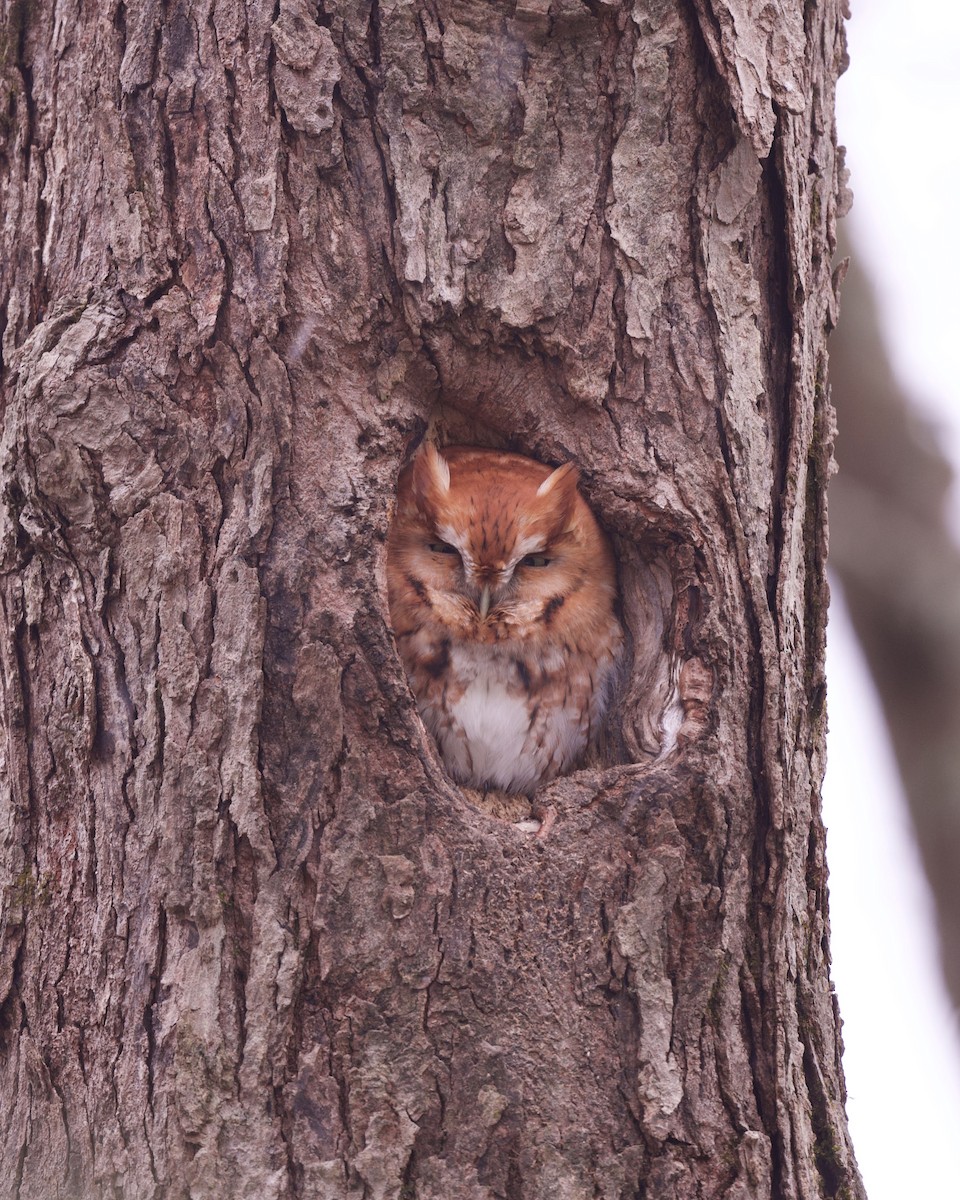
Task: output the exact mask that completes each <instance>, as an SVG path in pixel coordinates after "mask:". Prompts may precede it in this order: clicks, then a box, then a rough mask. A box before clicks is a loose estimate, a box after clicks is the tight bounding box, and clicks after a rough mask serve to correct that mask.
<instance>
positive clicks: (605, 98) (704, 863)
mask: <svg viewBox="0 0 960 1200" xmlns="http://www.w3.org/2000/svg"><path fill="white" fill-rule="evenodd" d="M2 7H3V11H4V17H5V24H4V29H5V31H6V32H5V35H4V38H3V42H2V44H0V63H2V79H3V84H4V97H5V98H4V105H3V112H4V114H5V115H4V117H3V126H2V132H3V138H4V141H3V145H2V151H0V171H2V187H3V189H4V190H3V196H4V200H3V221H4V224H3V229H2V238H3V242H2V254H3V260H2V278H0V288H2V296H0V298H2V312H3V313H4V327H3V342H2V347H3V376H2V379H3V400H4V410H3V414H4V415H3V480H2V487H3V491H2V500H3V505H2V516H0V522H2V524H0V537H2V589H0V603H2V617H0V619H2V622H3V626H2V633H0V671H2V675H0V679H2V686H3V699H4V704H3V712H2V721H3V738H2V740H0V748H2V753H3V766H2V770H3V776H2V786H3V810H2V811H3V822H2V833H0V855H2V858H0V861H2V872H3V876H2V878H3V885H4V889H3V926H2V929H3V940H2V943H0V1001H2V1008H0V1039H2V1040H0V1046H2V1051H0V1095H2V1096H3V1097H4V1098H5V1099H4V1101H3V1104H2V1114H3V1120H2V1123H0V1169H2V1177H3V1178H5V1179H9V1180H12V1181H13V1183H12V1190H13V1194H14V1195H16V1196H17V1197H23V1198H27V1197H43V1198H44V1200H48V1198H50V1197H67V1196H69V1197H76V1196H83V1197H87V1196H91V1197H92V1196H96V1197H100V1196H104V1197H106V1196H123V1197H124V1198H125V1200H133V1198H139V1197H161V1196H162V1197H186V1196H191V1197H219V1196H223V1197H256V1198H257V1200H265V1198H269V1197H343V1198H344V1200H388V1198H400V1197H403V1198H405V1200H409V1198H412V1197H416V1198H417V1200H493V1198H503V1200H520V1198H522V1200H556V1198H562V1200H581V1198H583V1200H586V1198H588V1197H590V1198H593V1197H597V1196H603V1197H605V1198H607V1200H609V1198H613V1197H618V1198H619V1197H648V1198H649V1200H661V1198H663V1197H677V1198H681V1197H691V1198H692V1197H701V1198H703V1197H710V1198H713V1197H716V1198H720V1197H723V1198H725V1200H747V1198H748V1197H749V1198H751V1200H752V1198H755V1197H763V1196H769V1197H777V1198H781V1197H782V1198H784V1200H794V1198H798V1200H799V1198H803V1200H812V1198H814V1197H817V1198H820V1197H846V1198H853V1197H861V1196H862V1194H863V1192H862V1187H861V1184H860V1182H859V1179H858V1176H857V1171H856V1166H855V1163H854V1159H853V1154H852V1151H851V1148H850V1145H849V1139H848V1135H847V1131H846V1124H845V1117H844V1113H843V1099H844V1096H843V1082H842V1075H841V1070H840V1062H839V1020H838V1016H837V1013H836V1008H835V1003H834V998H833V994H832V992H831V988H830V981H829V977H828V965H829V952H828V948H827V940H826V938H827V914H826V890H825V867H824V859H823V829H822V826H821V823H820V805H819V785H820V779H821V774H822V769H823V753H824V750H823V745H824V743H823V739H824V679H823V632H824V622H825V614H826V602H827V598H826V590H825V584H824V578H823V562H824V555H825V524H824V519H825V514H824V499H823V497H824V486H825V482H826V477H827V474H828V468H829V462H830V438H831V431H832V420H831V412H830V407H829V400H828V396H827V393H826V389H825V383H824V379H825V361H826V359H825V337H826V332H827V330H828V328H829V327H830V326H831V324H832V322H833V316H834V308H835V298H834V289H833V285H832V282H831V277H830V258H831V253H832V251H833V248H834V223H835V217H836V214H837V205H838V195H839V192H840V186H839V176H840V162H839V160H838V155H837V150H836V145H835V137H834V124H833V91H834V82H835V77H836V74H837V72H838V70H839V69H840V66H841V63H842V58H843V37H842V28H841V20H840V13H839V11H838V10H839V0H819V2H817V0H808V2H807V3H804V4H801V3H800V0H778V2H775V3H769V4H766V5H763V6H760V5H755V4H752V3H747V2H746V0H694V2H693V3H683V4H680V3H678V4H672V3H667V2H665V0H637V2H636V3H635V5H634V6H633V7H632V8H631V7H629V6H627V5H623V4H620V3H612V2H604V0H592V2H588V0H584V2H581V0H553V2H552V3H550V2H549V0H524V3H522V4H513V3H504V4H495V3H490V4H484V5H477V4H457V3H455V2H448V0H438V2H437V3H429V2H426V0H424V2H420V0H418V2H417V3H416V4H414V3H410V2H407V3H399V2H398V0H380V2H379V3H365V2H364V0H341V2H336V0H326V2H323V3H321V4H320V5H319V6H316V5H308V4H307V3H306V2H305V0H280V3H279V4H278V5H277V6H276V7H275V8H274V7H272V6H263V5H256V4H244V3H242V2H241V0H216V2H213V0H166V2H165V3H161V2H159V0H138V2H137V3H130V4H127V3H123V2H122V0H115V2H114V3H109V4H105V5H96V4H83V3H74V4H73V5H71V6H68V8H69V11H68V9H67V8H65V7H64V5H63V4H62V3H61V4H54V3H53V0H36V2H35V3H29V4H28V3H27V2H26V0H4V3H3V5H2ZM428 425H432V426H433V428H434V429H435V430H436V432H437V434H438V435H439V437H440V438H441V440H454V439H455V440H458V441H466V442H474V443H479V444H487V445H496V446H503V447H505V448H509V449H511V450H516V451H519V452H521V453H524V454H528V455H531V456H533V457H537V458H540V459H542V460H544V461H547V462H552V463H553V462H560V461H562V460H564V459H567V458H573V459H574V460H575V461H576V462H577V463H578V464H579V466H580V468H581V471H582V478H583V481H584V490H585V493H586V494H587V496H588V498H589V500H590V502H591V504H592V505H593V507H594V509H595V511H596V512H597V514H598V516H599V518H600V519H601V521H602V522H603V524H604V525H605V527H606V528H607V529H608V531H609V532H610V534H611V537H612V538H613V541H614V545H615V548H616V552H617V556H618V562H619V568H620V580H621V588H622V594H623V608H624V620H625V624H626V626H627V628H628V634H629V641H630V653H629V661H628V665H627V670H626V673H625V674H626V678H625V679H624V683H623V686H622V689H621V694H620V696H619V698H618V702H617V705H616V714H615V717H614V720H613V722H612V728H611V730H610V736H609V738H608V739H607V745H606V747H605V750H604V756H603V761H601V762H599V763H596V764H594V765H592V766H591V767H589V768H588V769H586V770H583V771H580V772H578V773H576V774H574V775H573V776H571V777H569V778H567V779H563V780H560V781H557V782H556V783H554V784H553V785H551V786H549V787H548V788H545V789H543V791H542V793H541V794H540V795H539V796H538V798H537V802H538V804H539V805H540V806H541V809H542V811H544V812H546V811H548V810H549V809H551V808H552V811H553V813H554V814H555V819H554V820H553V821H552V827H551V828H550V831H549V833H548V835H547V836H545V837H540V838H537V837H534V836H532V835H530V834H529V833H525V832H522V831H521V830H519V829H517V828H515V827H514V826H513V825H511V824H510V823H508V822H505V821H498V820H497V819H496V818H494V817H492V816H490V815H487V814H485V813H482V812H479V811H477V810H476V809H475V808H474V807H472V806H471V805H470V803H469V802H468V800H467V798H465V797H464V796H463V794H462V793H461V792H460V791H459V789H458V788H457V787H456V786H454V785H453V784H452V783H451V782H450V781H449V780H448V779H447V778H446V777H445V776H444V774H443V771H442V769H441V766H440V764H439V761H438V757H437V753H436V749H435V747H434V746H433V744H432V743H431V741H430V739H429V737H428V736H427V735H426V733H425V731H424V729H423V727H422V725H421V723H420V721H419V718H418V716H417V714H416V708H415V705H414V703H413V700H412V698H411V696H410V694H409V690H408V688H407V686H406V682H405V679H404V676H403V671H402V669H401V666H400V663H399V659H398V657H397V653H396V649H395V646H394V644H393V640H392V637H391V633H390V629H389V626H388V622H387V618H386V611H387V606H386V601H385V586H384V572H383V560H384V538H385V533H386V529H387V525H388V521H389V516H390V510H391V501H392V497H393V494H394V490H395V483H396V477H397V472H398V469H399V466H400V464H401V462H402V460H403V458H404V455H405V453H406V452H407V450H408V448H409V447H410V445H411V444H412V442H413V441H414V440H415V439H416V437H418V436H419V435H420V434H422V433H423V431H424V430H425V429H426V428H427V427H428ZM678 727H679V728H678ZM671 728H672V729H673V730H674V731H675V732H677V730H678V732H677V738H676V746H675V748H674V749H673V750H669V752H668V749H667V748H668V746H669V744H670V739H669V738H668V737H667V736H666V731H668V730H669V729H671Z"/></svg>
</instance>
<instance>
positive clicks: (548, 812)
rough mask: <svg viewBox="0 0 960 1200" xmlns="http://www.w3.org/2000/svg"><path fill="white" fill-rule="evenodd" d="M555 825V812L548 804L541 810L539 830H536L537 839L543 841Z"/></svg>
mask: <svg viewBox="0 0 960 1200" xmlns="http://www.w3.org/2000/svg"><path fill="white" fill-rule="evenodd" d="M556 823H557V810H556V808H555V806H554V805H552V804H548V805H547V807H546V808H545V809H544V810H543V816H542V818H541V820H540V828H539V829H538V830H537V837H538V838H540V839H541V840H544V839H546V838H548V837H549V836H550V831H551V830H552V829H553V827H554V825H556Z"/></svg>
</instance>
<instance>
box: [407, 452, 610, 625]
mask: <svg viewBox="0 0 960 1200" xmlns="http://www.w3.org/2000/svg"><path fill="white" fill-rule="evenodd" d="M389 555H390V566H391V570H390V576H391V607H394V606H395V605H398V604H402V603H403V599H404V596H406V597H408V598H409V600H410V602H411V603H420V604H428V606H429V608H430V609H431V611H432V613H433V615H434V617H435V618H436V619H438V620H440V621H442V622H444V621H445V622H447V623H448V624H450V625H451V626H453V627H456V631H457V632H459V633H461V634H463V635H465V636H468V637H469V636H475V637H477V638H478V639H480V640H491V639H494V640H495V637H496V636H499V635H500V634H502V631H503V628H504V622H506V623H508V624H509V626H510V633H511V635H513V636H516V635H517V634H518V633H519V634H520V635H521V636H523V635H524V630H526V632H527V633H529V635H530V636H535V635H536V634H537V632H538V631H537V629H536V625H537V624H538V623H539V624H540V625H541V626H542V628H541V629H540V630H539V632H540V633H541V634H543V633H545V632H546V631H547V630H549V629H550V628H551V627H552V626H553V625H554V622H555V619H557V618H559V614H560V610H561V609H562V608H563V607H564V606H565V605H566V604H567V602H568V601H569V600H571V598H572V597H574V596H575V595H576V593H577V592H578V590H579V589H581V588H583V587H584V585H585V584H586V583H588V582H589V583H590V585H591V590H592V589H593V588H594V587H595V586H599V587H600V588H601V589H603V588H604V587H605V586H606V587H607V590H608V593H609V597H610V600H609V602H610V603H612V596H613V593H614V588H615V585H614V582H613V580H614V569H613V562H612V556H611V552H610V548H609V544H608V543H607V540H606V538H605V536H604V535H603V533H602V531H601V530H600V528H599V526H598V525H597V522H596V519H595V518H594V516H593V514H592V513H591V511H590V509H589V508H588V507H587V505H586V503H585V501H584V500H583V499H582V497H581V496H580V494H579V492H578V490H577V470H576V468H575V467H574V466H573V464H572V463H565V464H563V465H562V466H560V467H557V468H555V469H554V468H551V467H548V466H546V465H544V464H543V463H539V462H536V461H534V460H533V459H529V458H524V457H522V456H520V455H517V454H507V453H502V452H500V451H495V450H487V449H481V448H478V447H467V446H453V447H446V448H445V449H444V450H443V451H442V452H441V451H439V450H438V449H437V448H436V447H435V446H434V445H433V444H432V443H429V442H428V443H424V445H423V446H421V448H420V450H419V451H418V452H417V454H416V456H415V457H414V459H413V461H412V462H411V463H410V464H408V466H407V468H406V470H405V471H404V472H403V474H402V475H401V478H400V483H399V487H398V497H397V513H396V517H395V520H394V524H393V527H392V529H391V535H390V545H389ZM605 581H609V582H608V584H606V583H605ZM592 594H593V595H594V598H596V592H595V591H593V592H592ZM497 631H499V633H498V632H497Z"/></svg>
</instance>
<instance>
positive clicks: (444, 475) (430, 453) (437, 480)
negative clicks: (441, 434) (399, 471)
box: [413, 442, 450, 512]
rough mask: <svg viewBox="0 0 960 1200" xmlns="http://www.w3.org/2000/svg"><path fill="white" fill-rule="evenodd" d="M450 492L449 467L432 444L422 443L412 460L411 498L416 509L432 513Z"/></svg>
mask: <svg viewBox="0 0 960 1200" xmlns="http://www.w3.org/2000/svg"><path fill="white" fill-rule="evenodd" d="M449 491H450V467H449V465H448V463H447V460H446V459H445V458H444V457H443V455H442V454H441V453H440V451H439V450H438V449H437V448H436V446H435V445H434V444H433V442H424V443H423V445H422V446H421V447H420V449H419V450H418V451H417V453H416V457H415V458H414V460H413V496H414V499H415V500H416V502H417V507H418V508H419V509H420V510H421V511H424V512H429V511H432V510H433V509H435V508H436V507H437V505H438V504H439V503H441V502H442V501H443V500H445V499H446V497H447V495H448V493H449Z"/></svg>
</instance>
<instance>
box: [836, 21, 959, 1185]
mask: <svg viewBox="0 0 960 1200" xmlns="http://www.w3.org/2000/svg"><path fill="white" fill-rule="evenodd" d="M852 5H853V17H852V19H851V21H850V22H848V26H847V34H848V40H849V45H850V58H851V66H850V70H849V71H848V72H847V74H846V75H845V76H844V77H843V78H842V79H841V81H840V91H839V101H838V108H839V111H838V125H839V138H840V141H841V142H842V143H844V144H845V145H846V146H847V163H848V165H849V166H850V169H851V176H852V178H851V184H852V187H853V191H854V196H855V203H854V208H853V212H852V214H851V216H850V218H849V222H848V232H849V233H850V234H851V238H852V241H853V242H854V249H855V252H856V253H857V254H858V255H859V258H860V261H861V263H862V264H863V266H864V267H865V269H866V271H867V273H868V275H870V276H871V277H872V279H873V282H874V284H875V285H876V287H877V290H878V300H879V303H880V307H881V312H882V317H883V323H884V332H885V335H886V340H887V346H888V350H889V352H890V355H891V358H892V360H893V363H894V366H895V369H896V372H897V375H898V377H899V379H900V381H901V383H902V384H904V386H905V388H906V391H907V392H908V393H909V395H910V396H911V397H912V398H913V399H914V400H915V401H916V402H917V403H918V404H919V405H920V406H921V407H922V409H923V411H924V412H926V413H927V414H928V415H930V416H932V417H933V420H934V424H935V426H936V428H937V429H938V430H939V431H940V433H941V440H942V445H943V447H944V449H945V450H946V452H947V453H948V454H949V455H950V456H951V458H952V460H953V462H954V465H955V468H956V467H960V384H958V382H957V345H958V341H960V300H958V297H960V282H958V281H960V241H958V239H957V237H956V234H955V229H956V213H957V197H958V196H960V68H958V48H960V4H956V3H955V0H927V3H925V4H921V5H909V6H908V5H904V4H903V0H852ZM841 320H842V306H841ZM841 436H842V431H841ZM951 516H952V518H953V523H954V528H955V529H956V530H958V531H960V492H958V489H957V488H956V487H955V488H954V493H953V503H952V507H951ZM833 591H834V604H833V606H832V607H831V617H830V627H829V632H828V642H829V648H828V655H827V660H828V676H829V700H828V703H829V714H830V735H829V742H828V747H829V755H828V757H829V768H828V772H827V780H826V783H825V785H824V818H825V820H826V823H827V827H828V835H827V860H828V863H829V867H830V910H831V926H832V949H833V979H834V983H835V985H836V988H837V992H838V994H839V999H840V1011H841V1014H842V1016H843V1021H844V1026H843V1036H844V1042H845V1045H846V1051H845V1054H844V1069H845V1073H846V1078H847V1088H848V1092H849V1100H848V1113H849V1117H850V1127H851V1132H852V1134H853V1141H854V1148H855V1150H856V1153H857V1158H858V1160H859V1163H860V1167H861V1170H862V1172H863V1178H864V1183H865V1185H866V1190H867V1195H868V1196H869V1198H870V1200H957V1198H958V1197H960V1038H958V1036H957V1024H956V1021H955V1017H954V1014H953V1011H952V1008H951V1005H950V1001H949V1000H948V998H947V996H946V994H945V991H944V988H943V984H942V982H941V980H940V976H939V965H938V961H937V950H936V945H935V941H934V934H933V928H932V910H931V901H930V897H929V893H928V891H927V888H926V881H925V880H924V878H923V873H922V869H921V867H920V864H919V860H918V858H917V853H916V849H915V847H914V845H913V841H912V831H911V830H910V827H909V817H908V815H907V813H906V806H905V801H904V799H903V795H902V792H901V789H900V783H899V779H898V777H897V772H896V766H895V764H894V761H893V757H892V752H891V751H890V749H889V746H888V745H887V742H886V732H885V729H884V726H883V718H882V716H881V714H880V712H879V708H878V704H877V700H876V697H875V696H874V694H873V689H872V685H871V683H870V680H869V677H868V675H867V672H866V668H865V666H864V663H863V660H862V658H861V656H860V652H859V649H858V647H857V645H856V643H855V640H854V637H853V633H852V631H851V629H850V625H849V620H848V618H847V615H846V613H845V611H844V609H843V604H842V596H841V595H840V593H839V588H838V587H837V585H836V583H835V582H834V584H833ZM958 603H960V598H958ZM957 869H958V872H960V864H958V865H957Z"/></svg>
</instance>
